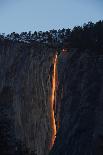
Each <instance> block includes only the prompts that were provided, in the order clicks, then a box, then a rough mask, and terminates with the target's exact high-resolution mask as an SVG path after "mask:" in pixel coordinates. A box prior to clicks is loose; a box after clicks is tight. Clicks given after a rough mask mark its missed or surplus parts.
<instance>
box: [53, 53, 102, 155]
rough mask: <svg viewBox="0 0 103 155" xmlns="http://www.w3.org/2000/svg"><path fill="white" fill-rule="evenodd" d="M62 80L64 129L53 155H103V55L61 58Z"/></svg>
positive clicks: (55, 145) (58, 101) (63, 55)
mask: <svg viewBox="0 0 103 155" xmlns="http://www.w3.org/2000/svg"><path fill="white" fill-rule="evenodd" d="M58 79H59V87H58V93H57V103H56V104H57V106H59V107H60V128H59V130H58V133H57V137H56V140H55V144H54V146H53V148H52V150H51V152H50V155H102V154H103V55H99V54H97V53H93V52H90V51H82V52H80V51H72V52H70V53H68V54H62V55H60V56H59V63H58ZM58 94H59V97H58ZM60 97H61V100H58V98H60Z"/></svg>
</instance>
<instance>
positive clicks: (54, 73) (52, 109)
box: [50, 54, 57, 148]
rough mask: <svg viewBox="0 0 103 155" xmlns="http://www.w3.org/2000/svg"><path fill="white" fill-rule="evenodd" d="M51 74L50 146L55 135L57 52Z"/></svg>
mask: <svg viewBox="0 0 103 155" xmlns="http://www.w3.org/2000/svg"><path fill="white" fill-rule="evenodd" d="M53 65H54V66H53V75H52V95H51V126H52V138H51V146H50V148H51V147H52V146H53V144H54V141H55V137H56V132H57V131H56V122H55V115H54V106H55V97H56V85H57V83H56V82H57V54H56V55H55V57H54V61H53Z"/></svg>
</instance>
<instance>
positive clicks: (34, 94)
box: [0, 41, 53, 155]
mask: <svg viewBox="0 0 103 155" xmlns="http://www.w3.org/2000/svg"><path fill="white" fill-rule="evenodd" d="M52 59H53V49H50V48H48V47H45V46H43V45H40V44H36V43H35V44H33V45H29V44H25V43H18V42H13V41H1V42H0V152H1V154H2V155H14V154H15V155H16V154H17V155H21V154H25V155H26V154H27V155H29V154H30V155H31V154H33V155H34V154H35V155H47V154H48V152H49V145H50V142H51V134H52V127H51V123H50V95H51V82H50V76H51V75H50V67H51V65H52Z"/></svg>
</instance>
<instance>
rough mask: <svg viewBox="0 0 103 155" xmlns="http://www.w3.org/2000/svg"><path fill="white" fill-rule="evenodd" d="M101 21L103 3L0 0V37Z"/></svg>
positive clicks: (71, 0)
mask: <svg viewBox="0 0 103 155" xmlns="http://www.w3.org/2000/svg"><path fill="white" fill-rule="evenodd" d="M100 19H101V20H103V0H0V33H3V32H5V33H6V34H7V33H10V32H14V31H15V32H18V33H20V32H22V31H29V30H31V31H35V30H37V31H40V30H42V31H46V30H50V29H59V28H60V29H61V28H68V27H69V28H72V27H73V26H75V25H82V24H83V23H85V22H88V21H93V22H96V21H98V20H100Z"/></svg>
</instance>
